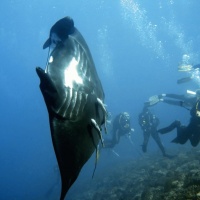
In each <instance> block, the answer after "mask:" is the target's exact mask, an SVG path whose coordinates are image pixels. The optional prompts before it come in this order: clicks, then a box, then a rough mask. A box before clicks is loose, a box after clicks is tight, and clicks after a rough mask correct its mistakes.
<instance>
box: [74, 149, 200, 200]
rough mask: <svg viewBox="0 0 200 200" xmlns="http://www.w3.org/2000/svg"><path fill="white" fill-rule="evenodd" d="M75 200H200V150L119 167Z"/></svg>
mask: <svg viewBox="0 0 200 200" xmlns="http://www.w3.org/2000/svg"><path fill="white" fill-rule="evenodd" d="M73 199H74V200H102V199H106V200H107V199H109V200H161V199H162V200H200V149H199V148H193V149H190V150H185V151H180V152H179V153H178V154H177V156H176V157H174V158H172V159H168V158H163V157H161V156H158V155H151V156H148V157H147V156H143V157H141V158H140V159H137V160H133V161H128V162H125V163H124V162H123V163H119V164H118V165H116V166H114V167H113V168H112V170H111V169H110V170H108V171H106V172H105V173H103V174H102V175H98V176H97V177H95V178H94V179H93V180H92V184H87V185H86V184H84V185H83V186H82V187H81V190H79V192H78V193H77V194H76V195H74V196H73Z"/></svg>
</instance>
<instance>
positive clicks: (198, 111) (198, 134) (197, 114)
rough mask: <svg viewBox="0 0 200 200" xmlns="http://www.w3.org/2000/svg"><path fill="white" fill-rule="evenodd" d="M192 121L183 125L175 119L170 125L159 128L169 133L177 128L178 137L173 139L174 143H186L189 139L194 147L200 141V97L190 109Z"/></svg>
mask: <svg viewBox="0 0 200 200" xmlns="http://www.w3.org/2000/svg"><path fill="white" fill-rule="evenodd" d="M190 115H191V118H190V122H189V124H188V126H184V125H181V123H180V122H179V121H177V120H176V121H174V122H173V123H172V124H170V125H169V126H167V127H165V128H162V129H159V130H158V132H159V133H161V134H165V133H168V132H170V131H172V130H174V129H175V128H177V137H176V138H175V139H173V140H172V142H173V143H178V144H185V143H186V142H187V141H188V140H190V143H191V145H192V146H193V147H196V146H197V145H198V144H199V141H200V99H198V100H197V102H196V103H195V105H194V106H193V107H192V109H191V110H190Z"/></svg>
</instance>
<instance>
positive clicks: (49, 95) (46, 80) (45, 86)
mask: <svg viewBox="0 0 200 200" xmlns="http://www.w3.org/2000/svg"><path fill="white" fill-rule="evenodd" d="M36 72H37V74H38V76H39V78H40V89H41V92H42V94H43V97H44V100H45V103H46V105H47V108H48V110H49V111H50V110H51V111H54V110H55V109H56V108H57V105H58V103H59V101H60V99H61V98H60V96H59V94H58V91H57V89H56V87H55V85H54V83H53V81H52V80H51V78H50V77H49V75H48V74H47V73H45V71H44V70H43V69H41V68H40V67H37V68H36Z"/></svg>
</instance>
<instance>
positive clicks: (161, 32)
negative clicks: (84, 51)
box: [0, 0, 200, 200]
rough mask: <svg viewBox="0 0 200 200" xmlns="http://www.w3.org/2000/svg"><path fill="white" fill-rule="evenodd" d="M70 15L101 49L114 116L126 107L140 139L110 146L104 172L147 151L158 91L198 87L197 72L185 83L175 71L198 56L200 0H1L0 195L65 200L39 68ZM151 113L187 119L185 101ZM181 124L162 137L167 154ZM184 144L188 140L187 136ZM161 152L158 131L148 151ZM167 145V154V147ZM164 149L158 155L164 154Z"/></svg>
mask: <svg viewBox="0 0 200 200" xmlns="http://www.w3.org/2000/svg"><path fill="white" fill-rule="evenodd" d="M64 16H71V17H72V18H73V19H74V22H75V26H76V27H77V28H78V29H79V30H80V32H81V33H82V35H83V36H84V37H85V40H86V41H87V43H88V46H89V48H90V50H91V53H92V55H93V58H94V61H95V64H96V68H97V71H98V74H99V76H100V79H101V81H102V84H103V87H104V90H105V94H106V105H107V109H108V110H109V111H110V112H111V113H112V115H113V117H114V116H115V115H116V114H118V113H119V112H122V111H128V112H129V113H130V114H131V117H132V120H131V122H132V127H133V128H134V129H135V132H134V133H133V135H132V140H133V141H134V145H132V144H131V143H130V142H129V141H128V140H127V139H126V138H122V139H121V142H120V144H119V145H118V146H116V147H115V151H116V152H117V153H118V154H119V155H120V157H116V156H115V155H114V154H113V153H112V152H111V151H110V150H103V151H102V153H101V156H100V160H99V164H98V167H97V170H96V176H98V174H99V173H101V174H103V171H104V170H105V169H108V168H110V167H114V165H113V163H115V164H116V163H119V162H122V161H123V162H124V161H126V160H130V159H136V158H138V157H140V156H142V152H141V146H140V145H141V144H142V140H143V135H142V131H141V129H140V127H139V125H138V114H139V113H140V112H141V110H142V106H143V103H144V101H146V100H148V98H149V97H150V96H152V95H155V94H161V93H179V94H183V93H185V92H186V90H187V89H190V90H193V91H194V90H196V89H197V88H198V87H199V80H198V79H195V80H193V81H192V82H190V83H186V84H182V85H177V84H176V81H177V79H178V78H181V77H184V76H185V75H187V74H184V73H180V72H178V70H177V67H178V65H179V64H181V63H182V62H183V55H184V54H187V55H188V56H189V63H191V64H197V63H199V62H200V58H199V55H200V50H199V45H200V34H199V33H200V26H199V1H198V0H192V1H187V0H165V1H163V0H155V1H154V2H152V1H147V0H146V1H145V0H135V1H134V0H113V1H108V0H92V1H89V0H84V1H80V0H73V1H70V0H65V1H64V0H60V1H54V0H48V1H36V0H32V1H29V0H26V1H24V0H7V1H5V0H3V1H1V6H0V17H1V20H0V47H1V50H0V59H1V60H0V61H1V64H0V94H1V95H0V127H1V131H0V199H1V200H7V199H16V200H19V199H20V200H23V199H24V200H25V199H26V200H27V199H30V200H36V199H37V200H38V199H39V200H40V199H41V200H43V199H59V193H60V183H59V172H58V171H57V170H56V166H57V164H56V159H55V155H54V152H53V147H52V143H51V137H50V130H49V123H48V113H47V110H46V106H45V103H44V100H43V97H42V94H41V92H40V90H39V78H38V77H37V74H36V72H35V67H36V66H41V67H43V68H44V67H45V63H46V58H47V50H43V49H42V45H43V43H44V42H45V41H46V39H47V38H48V36H49V30H50V28H51V26H52V25H53V24H54V23H55V22H56V21H57V20H58V19H60V18H63V17H64ZM152 111H153V112H154V113H155V114H156V115H158V116H159V118H160V121H161V124H160V127H162V126H165V125H168V124H169V123H171V122H172V120H174V119H179V120H181V121H182V122H183V123H186V124H187V123H188V120H189V113H188V111H187V110H185V109H183V108H178V107H174V106H169V105H166V104H162V103H160V104H158V105H157V106H155V107H153V108H152ZM174 137H175V132H173V133H171V134H169V135H164V136H161V139H162V141H163V144H164V146H165V147H166V150H167V152H170V151H171V150H172V149H174V148H179V146H178V145H175V144H170V141H171V139H172V138H174ZM185 146H188V147H189V148H191V147H190V145H188V144H186V145H185ZM152 152H159V149H158V147H157V146H156V144H155V142H154V141H153V140H152V139H151V140H150V142H149V145H148V154H150V153H152ZM159 153H160V152H159ZM159 153H158V156H161V154H159ZM94 162H95V158H94V156H93V157H91V159H90V160H89V162H88V163H87V164H86V165H85V166H84V168H83V170H82V172H81V174H80V176H79V178H78V180H77V181H76V183H75V184H74V186H73V187H72V188H71V190H70V192H69V196H68V197H67V198H66V199H71V198H73V193H77V192H78V189H79V187H81V183H82V182H85V181H86V182H87V181H88V182H91V181H92V180H91V177H92V172H93V169H94Z"/></svg>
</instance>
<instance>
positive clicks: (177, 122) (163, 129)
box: [158, 120, 181, 134]
mask: <svg viewBox="0 0 200 200" xmlns="http://www.w3.org/2000/svg"><path fill="white" fill-rule="evenodd" d="M180 124H181V123H180V121H178V120H175V121H174V122H173V123H171V124H170V125H169V126H167V127H165V128H161V129H159V130H158V133H161V134H165V133H168V132H171V131H172V130H174V129H175V128H177V127H180Z"/></svg>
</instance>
